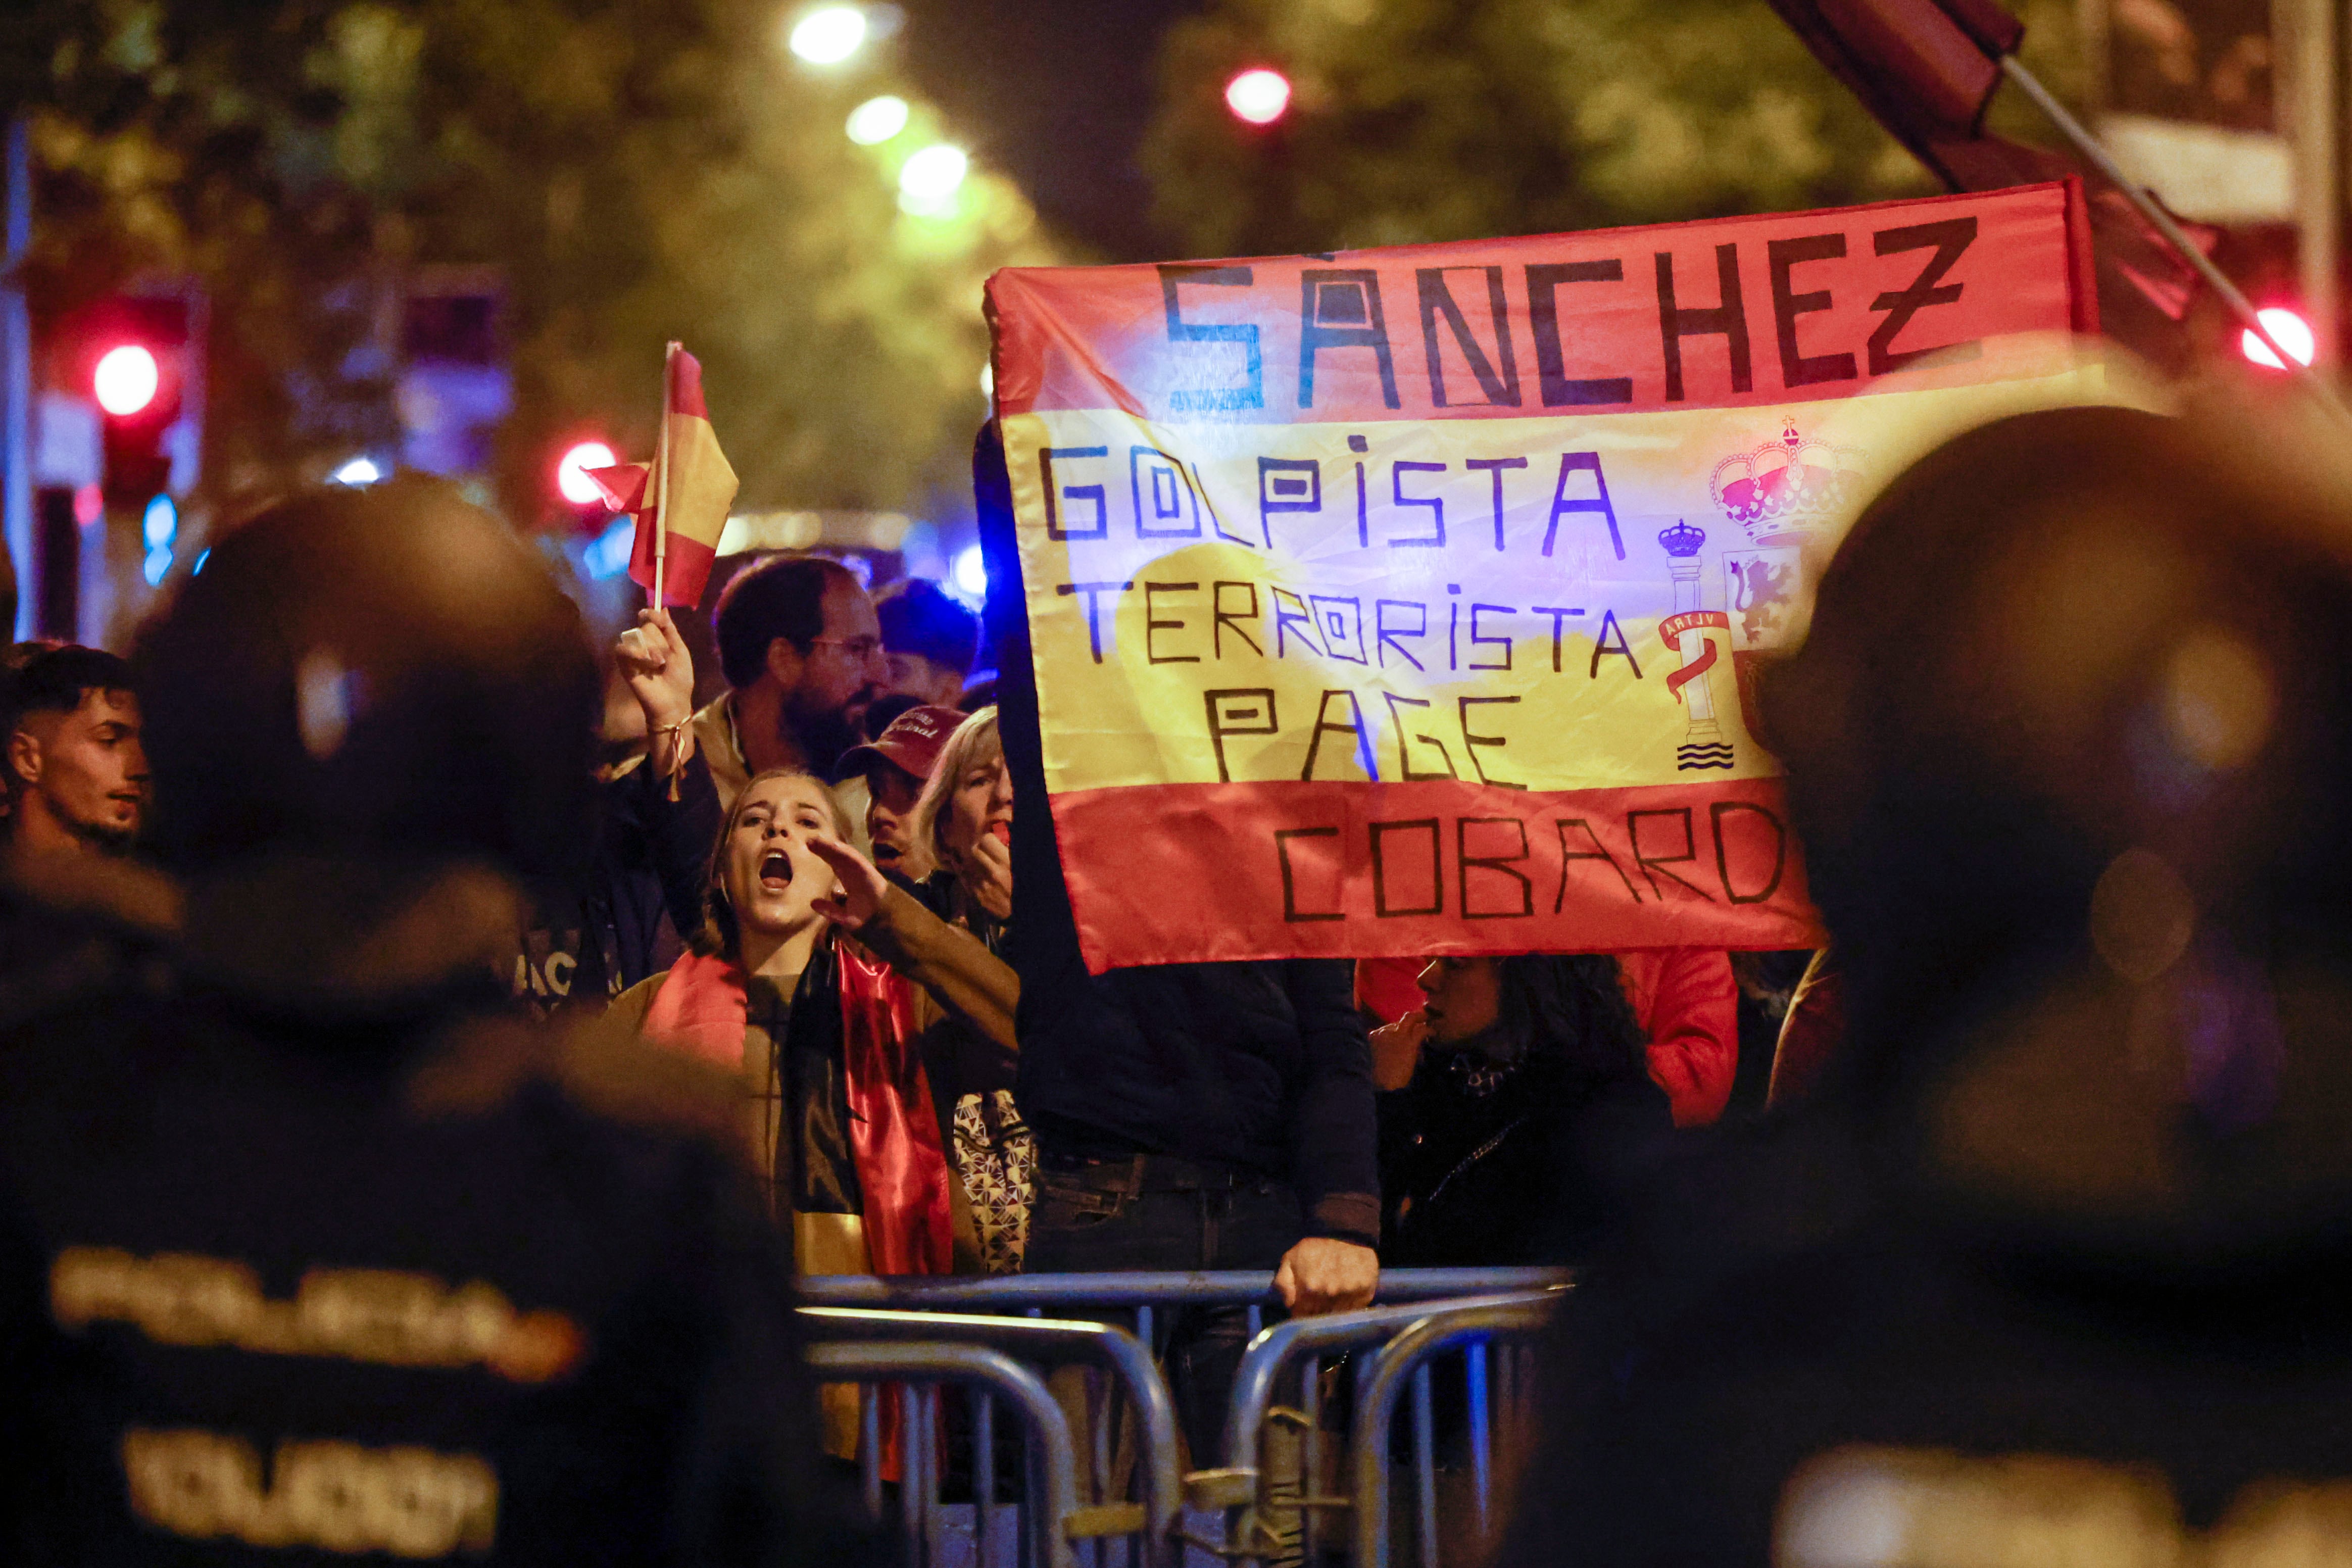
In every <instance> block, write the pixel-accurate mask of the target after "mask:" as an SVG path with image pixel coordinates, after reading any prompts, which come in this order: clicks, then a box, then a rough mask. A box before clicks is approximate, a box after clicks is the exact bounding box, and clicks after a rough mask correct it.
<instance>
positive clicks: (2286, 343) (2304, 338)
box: [2238, 305, 2319, 370]
mask: <svg viewBox="0 0 2352 1568" xmlns="http://www.w3.org/2000/svg"><path fill="white" fill-rule="evenodd" d="M2254 319H2255V320H2256V321H2260V322H2262V324H2263V331H2266V332H2268V333H2270V335H2271V342H2273V343H2276V344H2278V346H2279V347H2281V348H2283V349H2284V350H2285V351H2286V352H2287V357H2289V358H2290V359H2292V360H2294V362H2295V363H2297V364H2309V363H2311V362H2312V359H2313V358H2314V357H2315V354H2316V353H2317V352H2318V348H2319V340H2318V338H2317V336H2316V335H2315V334H2314V333H2313V331H2312V330H2311V323H2310V322H2309V321H2305V320H2304V319H2303V317H2302V315H2301V314H2300V313H2298V312H2296V311H2294V310H2288V309H2287V308H2286V307H2285V306H2284V305H2265V306H2263V308H2262V309H2261V310H2256V311H2255V312H2254ZM2238 352H2239V353H2242V354H2244V355H2245V356H2246V358H2247V359H2249V360H2251V361H2252V362H2253V363H2256V364H2258V365H2262V366H2263V367H2264V368H2266V369H2269V370H2284V369H2285V368H2286V366H2284V365H2283V364H2281V363H2279V357H2278V355H2276V354H2274V353H2271V350H2270V343H2265V342H2263V340H2262V339H2260V338H2258V337H2256V336H2255V335H2254V331H2253V329H2252V327H2248V328H2246V329H2245V330H2243V331H2241V332H2239V334H2238Z"/></svg>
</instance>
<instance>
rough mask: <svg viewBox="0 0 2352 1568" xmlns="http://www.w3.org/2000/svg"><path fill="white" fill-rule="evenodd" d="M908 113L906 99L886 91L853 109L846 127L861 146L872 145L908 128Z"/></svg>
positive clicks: (850, 135) (854, 140) (851, 136)
mask: <svg viewBox="0 0 2352 1568" xmlns="http://www.w3.org/2000/svg"><path fill="white" fill-rule="evenodd" d="M907 117H908V108H907V100H905V99H903V98H898V97H896V96H894V95H892V94H889V93H884V94H883V95H882V96H881V97H880V98H869V99H867V100H866V101H865V102H863V103H861V104H859V105H858V106H857V107H856V108H855V109H853V110H850V111H849V123H848V124H847V125H846V126H845V127H844V129H845V130H846V131H847V132H849V139H850V140H851V141H852V142H856V143H857V144H858V145H859V146H860V147H872V146H876V145H877V144H879V143H881V142H887V141H888V140H890V138H891V137H893V136H896V135H897V134H898V132H901V131H904V130H905V129H907Z"/></svg>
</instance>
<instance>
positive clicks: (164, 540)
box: [139, 495, 180, 552]
mask: <svg viewBox="0 0 2352 1568" xmlns="http://www.w3.org/2000/svg"><path fill="white" fill-rule="evenodd" d="M139 531H140V532H141V534H142V536H144V537H145V539H146V541H147V548H148V549H150V550H162V551H166V552H168V551H169V550H170V549H171V548H172V542H173V540H175V539H177V538H179V537H180V509H179V508H178V507H176V506H174V505H173V504H172V498H171V497H170V496H168V495H160V496H157V497H156V498H155V499H154V500H151V501H149V502H148V503H147V510H145V511H144V512H143V513H142V514H141V515H140V519H139Z"/></svg>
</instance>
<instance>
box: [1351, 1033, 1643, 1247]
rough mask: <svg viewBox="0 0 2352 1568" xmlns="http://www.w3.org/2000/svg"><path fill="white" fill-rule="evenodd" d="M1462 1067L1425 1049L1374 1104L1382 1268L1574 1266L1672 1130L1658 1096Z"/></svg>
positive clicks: (1542, 1067) (1619, 1082)
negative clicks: (1404, 1079)
mask: <svg viewBox="0 0 2352 1568" xmlns="http://www.w3.org/2000/svg"><path fill="white" fill-rule="evenodd" d="M1477 1059H1478V1060H1479V1061H1480V1062H1481V1063H1484V1059H1485V1058H1477ZM1470 1060H1471V1058H1469V1057H1468V1056H1466V1055H1465V1053H1461V1052H1444V1051H1437V1050H1432V1049H1424V1050H1423V1053H1422V1058H1421V1065H1420V1067H1419V1068H1416V1069H1415V1071H1414V1073H1413V1076H1412V1082H1411V1083H1409V1084H1407V1085H1406V1086H1405V1087H1404V1088H1402V1089H1397V1090H1395V1091H1394V1092H1393V1093H1389V1094H1383V1095H1381V1096H1380V1097H1379V1100H1380V1113H1381V1197H1382V1200H1383V1204H1384V1213H1383V1219H1384V1222H1385V1223H1384V1225H1383V1227H1382V1236H1383V1240H1382V1243H1381V1262H1383V1263H1384V1264H1386V1265H1387V1266H1388V1267H1390V1268H1517V1267H1521V1266H1530V1265H1538V1264H1561V1263H1573V1262H1580V1261H1582V1260H1583V1259H1584V1258H1586V1257H1587V1256H1588V1255H1590V1253H1591V1251H1592V1249H1593V1248H1594V1247H1595V1246H1596V1245H1597V1244H1598V1243H1599V1241H1600V1240H1601V1237H1602V1235H1603V1234H1604V1232H1605V1231H1606V1230H1607V1229H1608V1227H1609V1226H1610V1224H1611V1223H1612V1220H1614V1219H1615V1218H1616V1217H1617V1216H1618V1215H1620V1214H1622V1212H1623V1210H1624V1208H1625V1207H1626V1205H1628V1204H1629V1203H1630V1201H1631V1193H1632V1191H1633V1188H1634V1187H1635V1186H1636V1185H1637V1184H1638V1182H1639V1179H1640V1174H1641V1173H1642V1171H1643V1168H1644V1167H1645V1166H1646V1165H1647V1164H1649V1163H1651V1161H1652V1159H1653V1158H1654V1155H1655V1154H1656V1152H1658V1151H1660V1150H1661V1149H1663V1148H1664V1143H1665V1140H1666V1139H1667V1138H1668V1137H1669V1136H1670V1135H1671V1134H1672V1133H1673V1131H1674V1115H1673V1112H1672V1111H1671V1110H1670V1109H1669V1108H1668V1104H1667V1100H1666V1095H1665V1091H1664V1089H1660V1088H1659V1087H1658V1086H1657V1085H1656V1084H1654V1083H1653V1082H1651V1081H1650V1079H1648V1078H1647V1077H1646V1076H1642V1077H1630V1078H1623V1079H1613V1080H1611V1079H1590V1078H1579V1077H1575V1076H1572V1075H1570V1073H1569V1072H1568V1071H1567V1070H1566V1069H1564V1068H1559V1067H1558V1066H1557V1065H1556V1064H1554V1063H1552V1062H1550V1061H1549V1060H1540V1059H1539V1060H1537V1061H1533V1062H1529V1063H1528V1064H1526V1065H1525V1066H1523V1067H1520V1068H1515V1069H1507V1070H1506V1071H1504V1072H1503V1073H1502V1074H1501V1075H1500V1076H1499V1077H1498V1078H1496V1079H1487V1080H1481V1079H1479V1078H1478V1077H1476V1076H1475V1075H1474V1074H1471V1073H1468V1072H1465V1071H1464V1070H1462V1068H1465V1067H1466V1066H1468V1065H1469V1063H1470Z"/></svg>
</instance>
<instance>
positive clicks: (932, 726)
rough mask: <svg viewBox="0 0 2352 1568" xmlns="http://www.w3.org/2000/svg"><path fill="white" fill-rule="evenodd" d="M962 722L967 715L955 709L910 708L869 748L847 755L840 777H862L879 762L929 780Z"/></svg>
mask: <svg viewBox="0 0 2352 1568" xmlns="http://www.w3.org/2000/svg"><path fill="white" fill-rule="evenodd" d="M963 721H964V715H962V714H961V713H959V712H957V711H956V710H954V709H952V708H928V707H927V708H909V709H908V710H906V711H905V712H904V713H901V714H899V715H898V717H897V718H896V719H893V720H891V721H890V727H889V728H888V729H887V730H885V731H882V733H880V734H879V735H877V736H876V737H875V738H874V740H873V742H871V743H870V744H867V745H863V746H854V747H852V748H851V749H850V750H849V751H847V752H844V753H843V754H842V759H841V776H842V777H843V778H849V777H852V776H854V775H856V774H858V773H864V772H866V769H868V768H870V767H872V766H873V765H874V764H875V763H877V762H884V763H889V764H890V765H891V766H892V767H895V768H898V769H900V770H901V771H903V772H906V773H911V774H913V775H914V776H915V777H917V778H919V779H929V777H930V776H931V770H932V769H933V768H935V767H937V766H938V765H939V762H940V752H942V751H944V750H946V749H947V743H948V737H949V736H950V735H952V734H954V733H955V732H956V726H957V725H959V724H961V723H962V722H963Z"/></svg>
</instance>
